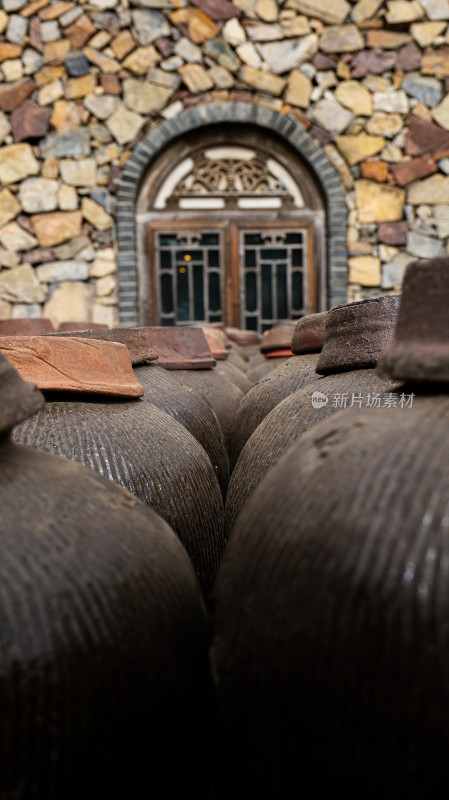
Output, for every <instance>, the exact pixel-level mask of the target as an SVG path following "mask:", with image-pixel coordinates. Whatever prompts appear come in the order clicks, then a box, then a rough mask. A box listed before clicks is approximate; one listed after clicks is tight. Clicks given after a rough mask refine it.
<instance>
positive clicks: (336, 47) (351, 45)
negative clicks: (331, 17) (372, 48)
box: [320, 25, 364, 53]
mask: <svg viewBox="0 0 449 800" xmlns="http://www.w3.org/2000/svg"><path fill="white" fill-rule="evenodd" d="M363 47H364V40H363V36H362V34H361V33H360V31H359V29H358V28H357V26H356V25H333V26H330V27H329V28H325V29H324V31H323V34H322V36H321V39H320V50H322V51H323V52H324V53H353V52H355V51H356V50H362V49H363Z"/></svg>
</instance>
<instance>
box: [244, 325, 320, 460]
mask: <svg viewBox="0 0 449 800" xmlns="http://www.w3.org/2000/svg"><path fill="white" fill-rule="evenodd" d="M310 317H314V318H315V317H318V318H319V322H318V323H317V322H316V320H313V321H312V323H310V322H309V316H306V317H303V318H302V319H300V320H299V321H298V322H297V323H296V325H295V327H294V328H293V329H292V326H289V327H288V330H289V333H290V337H291V336H292V335H293V336H295V331H296V330H298V331H299V332H298V334H296V341H297V347H298V349H299V351H300V354H295V355H294V356H292V357H291V358H288V359H287V360H286V361H285V362H284V361H283V363H282V364H281V365H280V366H278V367H276V368H275V369H273V370H271V371H270V372H269V373H268V375H266V376H265V377H264V378H262V379H261V380H260V381H259V382H258V383H257V385H256V386H254V387H253V388H252V389H251V391H250V392H249V393H248V395H247V397H245V398H244V399H243V400H242V402H241V403H240V406H239V408H238V411H237V414H236V417H235V421H234V426H233V431H232V445H231V452H230V455H231V463H232V465H234V464H235V462H236V461H237V458H238V456H239V454H240V452H241V450H242V448H243V447H244V445H245V443H246V442H247V441H248V439H249V437H250V436H251V434H252V433H253V432H254V431H255V430H256V428H257V426H258V425H259V424H260V423H261V421H262V420H263V419H264V418H265V417H266V416H267V414H269V412H270V411H271V410H272V409H273V408H274V407H275V406H277V404H278V403H280V402H281V401H282V400H284V398H285V397H287V396H288V395H290V394H292V393H293V392H295V391H297V390H298V389H300V388H301V387H302V386H304V385H305V384H306V383H309V382H310V381H312V380H315V379H316V378H317V377H318V376H317V375H316V374H315V367H316V364H317V361H318V353H319V351H320V350H321V347H322V346H323V343H324V332H325V320H326V312H323V313H322V314H311V315H310ZM292 330H293V334H292ZM308 331H309V333H308ZM267 333H271V331H267Z"/></svg>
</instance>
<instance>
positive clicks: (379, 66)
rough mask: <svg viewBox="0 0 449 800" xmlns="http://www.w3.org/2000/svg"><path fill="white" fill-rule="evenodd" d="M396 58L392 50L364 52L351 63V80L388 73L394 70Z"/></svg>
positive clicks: (358, 54)
mask: <svg viewBox="0 0 449 800" xmlns="http://www.w3.org/2000/svg"><path fill="white" fill-rule="evenodd" d="M407 46H408V45H407ZM396 57H397V55H396V53H395V52H394V51H392V50H389V51H388V52H385V51H384V50H362V51H361V52H360V53H357V55H356V56H354V58H353V60H352V62H351V78H364V77H365V75H368V73H369V72H372V73H373V74H374V75H380V74H381V73H382V72H388V71H389V70H392V69H394V67H395V64H396Z"/></svg>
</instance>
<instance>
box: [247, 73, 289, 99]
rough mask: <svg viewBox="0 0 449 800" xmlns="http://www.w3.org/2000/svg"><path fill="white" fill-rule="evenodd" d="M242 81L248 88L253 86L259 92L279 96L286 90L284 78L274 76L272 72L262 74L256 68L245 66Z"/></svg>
mask: <svg viewBox="0 0 449 800" xmlns="http://www.w3.org/2000/svg"><path fill="white" fill-rule="evenodd" d="M241 79H242V81H243V82H244V83H246V84H247V85H248V86H252V87H253V88H254V89H257V90H258V91H259V92H267V93H268V94H273V95H275V96H279V95H280V94H282V92H283V91H284V88H285V83H286V82H285V80H284V78H280V77H279V76H278V75H272V74H271V73H270V72H261V71H260V70H258V69H254V67H249V66H245V67H243V68H242V71H241Z"/></svg>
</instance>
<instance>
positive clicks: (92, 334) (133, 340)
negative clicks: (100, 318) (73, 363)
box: [53, 328, 158, 366]
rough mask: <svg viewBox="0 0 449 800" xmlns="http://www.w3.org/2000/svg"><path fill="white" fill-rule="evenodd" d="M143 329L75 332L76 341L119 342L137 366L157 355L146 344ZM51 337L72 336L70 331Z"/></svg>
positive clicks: (152, 359) (154, 358)
mask: <svg viewBox="0 0 449 800" xmlns="http://www.w3.org/2000/svg"><path fill="white" fill-rule="evenodd" d="M143 330H144V329H143V328H106V330H98V329H97V328H96V329H94V330H91V329H88V330H84V331H77V333H76V337H77V339H98V340H101V341H106V342H120V344H125V345H126V346H127V348H128V352H129V356H130V358H131V363H132V364H133V365H134V366H137V364H148V363H149V362H150V361H156V360H157V358H158V355H157V353H156V351H155V350H153V348H152V347H150V345H149V344H148V342H147V340H146V338H145V336H144V334H143ZM53 336H63V337H67V336H72V337H73V333H71V332H70V331H58V332H57V333H54V334H53Z"/></svg>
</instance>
